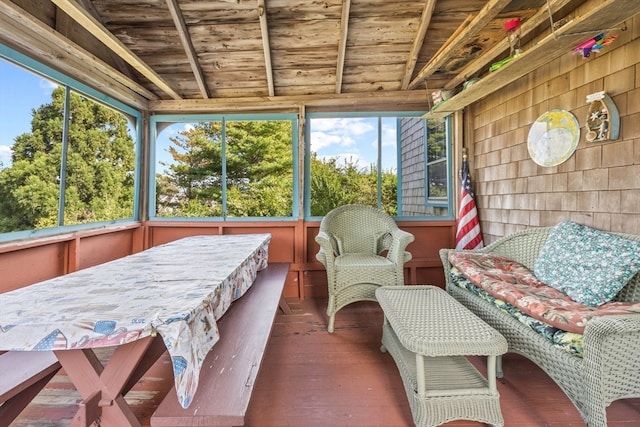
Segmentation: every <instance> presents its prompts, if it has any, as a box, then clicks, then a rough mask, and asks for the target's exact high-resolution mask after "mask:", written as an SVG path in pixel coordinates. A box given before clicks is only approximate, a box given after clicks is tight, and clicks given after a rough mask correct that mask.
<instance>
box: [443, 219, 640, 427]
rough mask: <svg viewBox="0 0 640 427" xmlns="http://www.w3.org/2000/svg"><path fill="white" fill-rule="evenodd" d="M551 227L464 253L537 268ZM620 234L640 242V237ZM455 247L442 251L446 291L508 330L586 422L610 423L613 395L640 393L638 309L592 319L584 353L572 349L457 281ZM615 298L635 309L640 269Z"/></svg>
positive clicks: (515, 345)
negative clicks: (563, 347) (607, 411)
mask: <svg viewBox="0 0 640 427" xmlns="http://www.w3.org/2000/svg"><path fill="white" fill-rule="evenodd" d="M552 229H553V227H539V228H530V229H526V230H523V231H520V232H516V233H514V234H512V235H509V236H505V237H503V238H501V239H499V240H497V241H495V242H494V243H492V244H490V245H489V246H487V247H485V248H483V249H479V250H474V251H464V252H471V253H477V254H492V255H488V256H493V255H495V256H500V257H505V258H508V259H511V260H514V261H516V262H518V263H520V264H522V265H524V266H526V267H527V268H529V269H531V271H532V272H533V270H534V265H536V260H537V259H538V257H539V254H540V253H541V250H542V249H543V247H544V245H545V243H546V241H547V238H548V237H549V235H550V233H551V231H552ZM616 234H617V233H616ZM618 235H619V236H622V237H625V238H627V239H630V240H633V241H640V236H636V235H629V234H618ZM634 244H635V243H634ZM634 251H635V249H634ZM452 252H460V251H455V250H453V249H442V250H440V257H441V259H442V263H443V266H444V273H445V277H446V289H447V291H448V292H449V293H450V294H451V295H452V296H453V297H454V298H456V299H457V300H458V301H460V302H461V303H462V304H464V305H465V306H466V307H467V308H469V309H470V310H471V311H472V312H474V313H475V314H477V315H478V316H479V317H480V318H482V319H483V320H484V321H486V322H487V323H488V324H489V325H491V326H493V327H494V328H495V329H497V330H498V331H499V332H500V333H501V334H502V335H504V337H505V338H506V339H507V342H508V344H509V350H508V352H513V353H519V354H521V355H523V356H525V357H527V358H528V359H530V360H531V361H533V362H534V363H535V364H537V365H538V366H539V367H540V368H541V369H543V370H544V371H545V372H546V373H547V374H548V375H549V376H550V377H551V378H552V379H553V380H554V381H555V382H556V383H557V384H558V385H559V386H560V388H561V389H562V390H563V391H564V393H565V394H566V395H567V396H568V397H569V399H570V400H571V401H572V402H573V404H574V405H575V406H576V408H577V409H578V411H579V412H580V415H581V416H582V418H583V419H584V421H585V423H586V424H587V425H588V426H590V427H596V426H597V427H600V426H606V425H607V416H606V408H607V406H609V405H610V404H611V402H613V401H614V400H617V399H624V398H631V397H640V312H639V313H635V314H625V315H606V316H597V317H593V318H591V319H590V320H589V321H588V322H586V326H585V327H584V333H583V336H582V337H581V338H582V341H581V342H582V354H575V353H571V352H569V351H567V350H566V349H562V348H559V347H558V346H557V345H554V344H553V343H552V342H550V341H549V340H548V339H546V338H545V337H544V336H543V335H542V334H540V333H539V331H535V330H534V329H532V327H531V326H530V325H527V324H525V323H523V322H522V321H521V320H519V319H517V318H516V317H514V316H513V315H512V314H509V313H507V312H506V311H505V310H504V309H503V308H500V307H499V306H496V305H495V301H494V303H492V302H490V301H488V300H487V299H484V298H481V297H480V296H478V295H476V294H474V293H472V292H471V291H470V290H469V289H466V288H463V287H461V286H460V284H459V283H454V277H455V275H456V270H457V269H456V268H453V266H452V264H451V262H450V261H449V259H450V255H451V254H452ZM458 255H465V254H458ZM471 255H475V254H471ZM632 255H633V254H632ZM481 256H482V255H481ZM451 258H453V257H451ZM636 259H637V256H636ZM458 273H459V272H458ZM631 274H633V273H631ZM459 277H460V276H458V278H459ZM616 301H618V302H628V303H630V305H633V306H635V307H636V308H637V304H632V303H633V302H639V301H640V273H636V274H635V275H634V276H633V277H632V278H631V280H630V281H629V282H628V283H627V284H626V285H624V287H623V288H622V290H621V291H619V292H618V293H617V294H616V295H615V297H614V298H613V299H612V302H616ZM625 305H626V303H625ZM512 308H513V307H512ZM516 311H518V310H516ZM561 332H562V331H561ZM499 365H500V363H499ZM501 372H502V370H501V366H498V374H499V376H500V374H501Z"/></svg>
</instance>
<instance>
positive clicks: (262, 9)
mask: <svg viewBox="0 0 640 427" xmlns="http://www.w3.org/2000/svg"><path fill="white" fill-rule="evenodd" d="M258 16H259V17H260V32H261V33H262V50H263V51H264V68H265V72H266V74H267V85H268V86H269V96H274V95H275V88H274V85H273V67H272V65H271V45H270V44H269V23H268V22H267V8H266V6H265V4H264V0H258Z"/></svg>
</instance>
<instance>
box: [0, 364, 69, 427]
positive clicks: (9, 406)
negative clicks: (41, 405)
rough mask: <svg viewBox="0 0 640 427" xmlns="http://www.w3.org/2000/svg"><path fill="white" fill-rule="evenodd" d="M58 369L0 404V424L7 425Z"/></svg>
mask: <svg viewBox="0 0 640 427" xmlns="http://www.w3.org/2000/svg"><path fill="white" fill-rule="evenodd" d="M57 372H58V371H57V370H55V371H53V372H51V373H50V374H49V375H47V376H46V377H43V378H42V379H40V380H39V381H38V382H35V383H33V384H32V385H31V386H29V387H28V388H26V389H24V390H23V391H22V392H21V393H19V394H17V395H15V396H13V397H12V398H11V399H9V400H7V401H6V402H4V403H3V404H2V405H1V406H0V426H2V427H4V426H8V425H9V424H11V422H12V421H13V420H15V419H16V418H17V417H18V415H20V413H21V412H22V411H23V410H24V408H26V407H27V405H28V404H29V403H30V402H31V401H32V400H33V399H34V398H35V397H36V396H37V395H38V393H40V390H42V389H43V388H44V386H46V385H47V383H48V382H49V381H50V380H51V378H53V377H54V376H55V375H56V373H57Z"/></svg>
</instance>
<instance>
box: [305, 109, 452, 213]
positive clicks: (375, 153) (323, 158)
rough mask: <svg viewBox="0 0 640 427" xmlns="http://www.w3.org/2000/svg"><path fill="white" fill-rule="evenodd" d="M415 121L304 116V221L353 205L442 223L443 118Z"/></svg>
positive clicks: (404, 116) (447, 208) (445, 182)
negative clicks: (433, 120) (433, 218)
mask: <svg viewBox="0 0 640 427" xmlns="http://www.w3.org/2000/svg"><path fill="white" fill-rule="evenodd" d="M420 115H421V114H418V113H398V114H386V115H384V114H378V115H371V114H351V115H346V116H345V115H344V114H338V113H336V114H333V115H332V114H309V116H308V120H307V126H306V129H307V136H306V141H307V152H308V153H309V156H307V158H306V168H305V169H306V175H305V176H306V180H305V183H306V188H305V195H306V198H305V200H306V210H305V215H306V216H307V217H321V216H324V215H325V214H326V213H327V212H329V211H330V210H331V209H333V208H335V207H337V206H340V205H343V204H349V203H360V204H366V205H370V206H377V207H379V208H381V209H383V210H384V211H385V212H387V213H388V214H390V215H393V216H396V217H420V218H421V219H422V218H430V217H437V218H440V219H442V218H443V217H449V216H450V212H451V203H450V200H449V194H450V190H449V184H450V180H449V179H448V177H449V169H450V167H449V158H448V147H449V146H450V143H451V141H450V138H449V136H448V135H449V133H448V131H447V122H448V121H449V119H445V120H441V121H437V122H432V121H425V120H423V119H422V118H421V117H420Z"/></svg>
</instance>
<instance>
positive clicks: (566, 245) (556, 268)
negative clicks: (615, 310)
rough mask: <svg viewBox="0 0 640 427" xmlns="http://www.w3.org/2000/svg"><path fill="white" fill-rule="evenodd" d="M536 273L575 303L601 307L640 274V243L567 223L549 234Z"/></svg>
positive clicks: (535, 268)
mask: <svg viewBox="0 0 640 427" xmlns="http://www.w3.org/2000/svg"><path fill="white" fill-rule="evenodd" d="M533 271H534V272H535V275H536V277H538V279H540V280H542V281H543V282H545V283H546V284H548V285H549V286H552V287H554V288H556V289H558V290H560V291H562V292H564V293H566V294H567V295H569V296H570V297H571V299H573V300H574V301H577V302H579V303H582V304H586V305H589V306H594V307H595V306H599V305H602V304H604V303H606V302H608V301H611V300H612V299H613V298H614V297H615V296H616V294H617V293H618V292H620V290H621V289H622V288H623V287H624V285H626V284H627V283H628V282H629V280H631V278H632V277H633V276H634V275H635V274H637V273H638V271H640V242H636V241H633V240H629V239H625V238H624V237H621V236H618V235H615V234H612V233H607V232H604V231H600V230H596V229H595V228H591V227H587V226H585V225H582V224H578V223H576V222H573V221H563V222H561V223H559V224H558V225H556V226H555V227H553V229H552V230H551V233H549V237H548V238H547V241H546V243H545V244H544V246H543V247H542V250H541V251H540V255H539V256H538V259H537V260H536V262H535V265H534V268H533Z"/></svg>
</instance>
